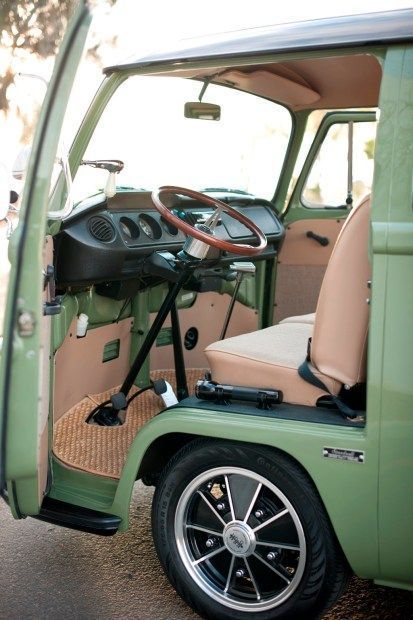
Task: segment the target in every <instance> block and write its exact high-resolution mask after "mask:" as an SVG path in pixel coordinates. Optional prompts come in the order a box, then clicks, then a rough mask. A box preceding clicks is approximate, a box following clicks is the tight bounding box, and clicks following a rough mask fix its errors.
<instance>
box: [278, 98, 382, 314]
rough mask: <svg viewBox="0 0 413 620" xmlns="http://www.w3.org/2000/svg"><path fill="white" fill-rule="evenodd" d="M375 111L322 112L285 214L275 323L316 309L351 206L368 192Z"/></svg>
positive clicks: (370, 182)
mask: <svg viewBox="0 0 413 620" xmlns="http://www.w3.org/2000/svg"><path fill="white" fill-rule="evenodd" d="M375 133H376V112H375V111H350V110H343V111H335V112H328V113H327V114H325V116H324V118H323V120H322V121H321V124H320V127H319V129H318V131H317V134H316V136H315V138H314V141H313V144H312V146H311V148H310V150H309V152H308V155H307V158H306V161H305V163H304V166H303V168H302V171H301V173H300V176H299V178H298V180H297V183H296V186H295V188H294V191H293V194H292V196H291V199H290V203H289V207H288V211H287V214H286V216H285V218H284V225H285V228H286V234H285V240H284V244H283V246H282V248H281V251H280V254H279V257H278V261H277V282H276V292H275V301H274V323H278V322H279V321H282V320H283V319H285V318H286V317H291V316H297V315H302V314H308V313H312V312H315V309H316V305H317V299H318V295H319V292H320V287H321V283H322V281H323V277H324V273H325V270H326V267H327V263H328V261H329V258H330V255H331V252H332V250H333V248H334V244H335V242H336V240H337V237H338V235H339V233H340V230H341V227H342V225H343V224H344V222H345V220H346V218H347V215H348V213H349V212H350V209H351V207H352V206H353V205H354V206H355V205H357V204H358V203H359V202H360V201H361V199H362V198H364V197H365V196H366V195H367V194H369V193H370V190H371V185H372V181H373V161H374V160H373V154H374V141H375Z"/></svg>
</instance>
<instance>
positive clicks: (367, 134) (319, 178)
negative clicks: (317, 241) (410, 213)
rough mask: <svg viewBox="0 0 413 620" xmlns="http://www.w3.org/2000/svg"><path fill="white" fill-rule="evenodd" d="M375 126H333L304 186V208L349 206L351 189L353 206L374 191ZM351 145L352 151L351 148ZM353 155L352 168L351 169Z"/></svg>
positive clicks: (362, 124) (357, 124)
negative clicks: (350, 157)
mask: <svg viewBox="0 0 413 620" xmlns="http://www.w3.org/2000/svg"><path fill="white" fill-rule="evenodd" d="M376 126H377V123H375V122H353V123H348V122H347V123H334V124H333V125H331V127H330V128H329V129H328V131H327V134H326V136H325V138H324V140H323V142H322V144H321V146H320V149H319V151H318V154H317V157H316V158H315V160H314V163H313V165H312V167H311V170H310V173H309V175H308V177H307V181H306V183H305V185H304V189H303V193H302V202H303V205H304V206H305V207H309V208H320V207H321V208H322V207H340V206H346V200H347V197H348V193H349V189H351V193H352V198H353V204H357V203H358V202H359V201H360V200H361V199H362V198H363V197H364V196H365V195H366V194H368V193H369V192H370V191H371V186H372V182H373V168H374V143H375V137H376ZM351 132H352V134H353V136H352V140H351ZM351 142H352V149H351V148H349V144H351ZM351 152H352V165H350V166H349V154H350V153H351ZM350 163H351V159H350Z"/></svg>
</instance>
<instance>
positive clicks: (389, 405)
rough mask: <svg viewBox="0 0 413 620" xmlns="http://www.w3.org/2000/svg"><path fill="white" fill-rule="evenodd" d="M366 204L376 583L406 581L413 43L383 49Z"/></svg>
mask: <svg viewBox="0 0 413 620" xmlns="http://www.w3.org/2000/svg"><path fill="white" fill-rule="evenodd" d="M380 111H381V114H380V122H379V126H378V133H377V139H376V152H375V178H374V189H373V203H372V210H373V215H372V242H371V248H372V257H373V278H372V291H371V302H372V304H371V305H372V308H371V310H372V311H371V319H370V338H369V382H368V403H369V412H370V410H373V411H374V412H375V415H376V416H377V420H378V423H379V424H380V435H379V437H378V448H379V455H380V460H379V462H378V523H379V549H380V570H379V574H378V575H376V577H377V578H378V579H379V580H380V582H382V583H389V584H390V585H391V583H392V582H395V583H396V584H398V585H401V584H403V585H404V587H406V584H410V585H411V584H412V582H413V528H412V523H413V489H412V481H413V450H412V446H413V416H412V405H413V383H412V367H413V365H412V352H413V286H412V281H413V279H412V274H413V234H412V231H413V210H412V181H411V180H412V171H413V149H412V135H413V48H412V46H408V47H394V48H391V49H389V51H388V53H387V57H386V62H385V65H384V74H383V83H382V89H381V97H380Z"/></svg>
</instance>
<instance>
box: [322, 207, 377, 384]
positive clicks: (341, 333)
mask: <svg viewBox="0 0 413 620" xmlns="http://www.w3.org/2000/svg"><path fill="white" fill-rule="evenodd" d="M369 230H370V196H368V197H366V198H364V200H363V201H362V202H361V203H360V204H359V205H358V206H356V207H354V209H353V210H352V212H351V213H350V215H349V216H348V218H347V221H346V222H345V224H344V226H343V228H342V230H341V233H340V235H339V237H338V239H337V241H336V245H335V246H334V250H333V252H332V254H331V258H330V261H329V263H328V266H327V269H326V272H325V275H324V279H323V283H322V285H321V290H320V295H319V298H318V303H317V310H316V316H315V323H314V332H313V338H312V342H311V362H312V364H313V365H314V366H315V367H316V368H318V370H319V371H320V372H322V373H323V374H325V375H327V376H329V377H332V378H333V379H336V380H338V381H340V382H341V383H343V384H347V385H349V386H352V385H354V384H356V383H360V382H362V381H364V380H365V376H366V350H367V332H368V323H369V306H368V304H367V298H368V297H369V289H368V284H367V282H368V280H370V279H371V267H370V262H369V258H368V246H369Z"/></svg>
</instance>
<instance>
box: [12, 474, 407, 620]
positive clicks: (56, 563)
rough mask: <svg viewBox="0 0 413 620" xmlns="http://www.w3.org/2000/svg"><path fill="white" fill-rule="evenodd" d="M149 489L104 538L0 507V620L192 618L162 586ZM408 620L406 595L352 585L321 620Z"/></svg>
mask: <svg viewBox="0 0 413 620" xmlns="http://www.w3.org/2000/svg"><path fill="white" fill-rule="evenodd" d="M152 494H153V490H152V489H150V488H147V487H144V486H143V485H142V484H141V483H138V484H137V485H136V487H135V492H134V496H133V501H132V507H131V527H130V529H129V531H128V532H126V533H124V534H117V535H115V536H113V537H110V538H103V537H100V536H93V535H91V534H84V533H82V532H75V531H72V530H68V529H64V528H59V527H56V526H53V525H49V524H47V523H42V522H40V521H36V520H35V519H30V518H28V519H25V520H23V521H14V520H13V518H12V517H11V515H10V513H9V510H8V508H7V506H6V504H4V502H1V501H0V619H1V620H23V619H24V620H31V619H33V620H34V619H36V620H38V619H39V618H41V619H45V620H55V619H56V620H57V619H59V620H62V619H63V620H65V619H66V618H67V619H70V620H83V619H84V620H101V619H102V618H105V620H118V619H122V620H124V619H125V620H127V619H129V618H130V619H132V618H133V619H134V620H149V619H150V620H172V619H174V620H186V619H188V620H190V619H192V620H194V619H196V618H199V616H198V615H197V614H195V613H194V612H193V611H191V610H190V609H189V607H187V606H186V604H185V603H184V602H183V601H181V599H180V598H179V597H178V595H177V594H176V593H175V592H174V590H173V589H172V587H171V586H170V585H169V583H168V581H167V579H166V577H165V576H164V574H163V572H162V569H161V567H160V565H159V562H158V559H157V557H156V553H155V550H154V547H153V543H152V536H151V527H150V504H151V501H152ZM412 617H413V595H412V593H409V592H406V591H402V590H393V589H389V588H380V587H377V586H374V585H372V584H371V583H369V582H365V581H361V580H359V579H354V580H353V581H352V583H351V586H350V588H349V591H348V593H347V594H346V595H345V597H344V598H343V599H342V600H341V601H340V603H339V604H338V605H336V607H335V608H334V610H332V611H331V612H330V613H329V614H328V615H327V616H326V620H333V619H334V620H349V619H351V620H373V619H374V620H378V619H379V620H387V619H388V620H390V619H391V620H395V619H400V620H401V619H407V618H412Z"/></svg>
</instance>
